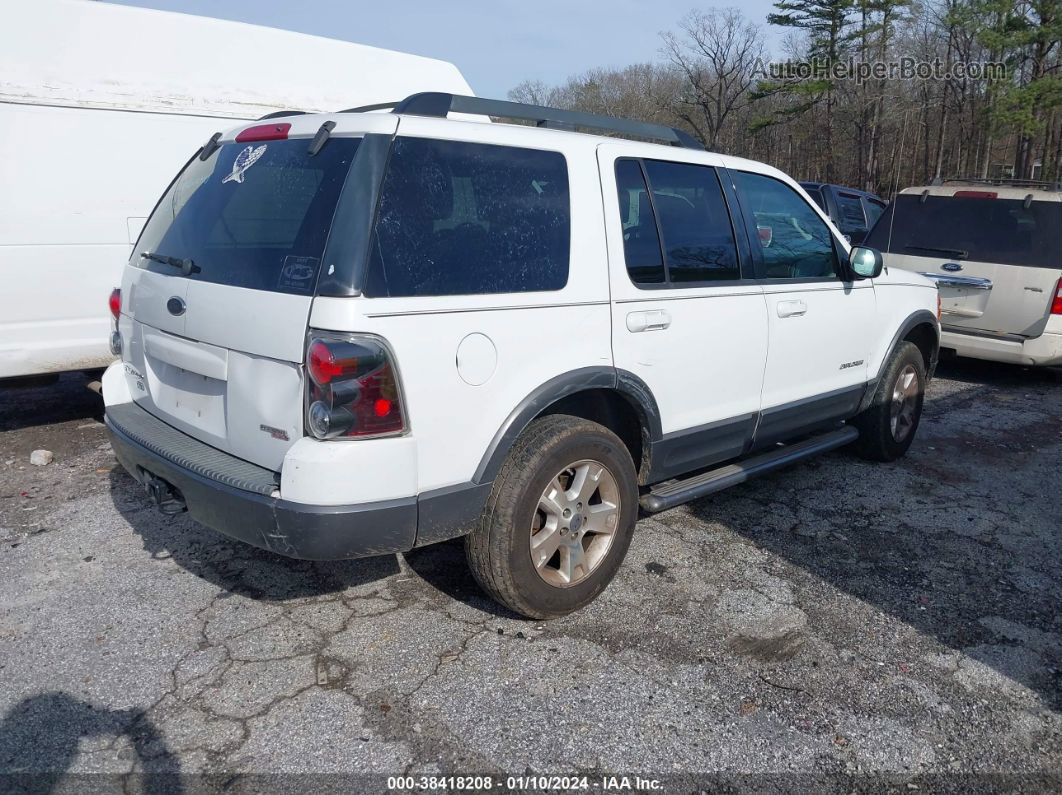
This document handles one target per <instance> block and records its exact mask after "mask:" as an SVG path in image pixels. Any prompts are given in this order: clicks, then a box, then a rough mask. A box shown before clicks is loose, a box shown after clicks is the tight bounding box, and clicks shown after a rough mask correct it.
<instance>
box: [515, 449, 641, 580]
mask: <svg viewBox="0 0 1062 795" xmlns="http://www.w3.org/2000/svg"><path fill="white" fill-rule="evenodd" d="M620 508H621V505H620V492H619V486H618V484H617V483H616V478H615V477H614V476H613V474H612V473H611V472H609V470H608V468H607V467H605V466H604V465H603V464H601V463H600V462H599V461H594V460H591V459H584V460H582V461H576V462H574V463H573V464H570V465H569V466H567V467H565V468H564V469H563V470H561V471H560V472H558V473H557V474H556V475H555V476H554V477H553V478H551V479H550V481H549V483H548V484H547V485H546V488H545V489H544V490H543V491H542V496H541V497H539V498H538V506H537V507H536V509H535V515H534V518H533V519H532V521H531V535H530V551H531V562H532V564H534V567H535V571H537V572H538V575H539V576H540V577H541V578H542V579H543V580H545V581H546V582H547V583H549V584H550V585H552V586H554V587H557V588H569V587H571V586H573V585H576V584H578V583H580V582H582V581H583V580H585V579H586V578H587V577H589V576H590V575H591V574H592V573H593V572H594V571H595V570H596V569H597V567H598V566H599V565H601V562H602V561H603V560H604V559H605V557H606V556H607V555H608V551H609V549H610V548H611V547H612V540H613V538H614V536H615V533H616V529H617V528H618V527H619V518H620Z"/></svg>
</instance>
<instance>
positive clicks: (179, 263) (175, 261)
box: [140, 251, 203, 276]
mask: <svg viewBox="0 0 1062 795" xmlns="http://www.w3.org/2000/svg"><path fill="white" fill-rule="evenodd" d="M140 256H141V257H143V258H144V259H149V260H151V261H152V262H161V263H162V264H163V265H169V266H170V267H171V268H180V269H181V273H183V274H184V275H185V276H191V275H192V274H193V273H199V272H200V271H201V270H203V269H202V268H200V267H199V266H198V265H196V264H195V263H194V262H192V260H190V259H181V258H180V257H167V256H166V255H165V254H156V253H155V252H153V251H141V252H140Z"/></svg>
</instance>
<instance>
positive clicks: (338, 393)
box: [306, 332, 406, 439]
mask: <svg viewBox="0 0 1062 795" xmlns="http://www.w3.org/2000/svg"><path fill="white" fill-rule="evenodd" d="M306 372H307V373H308V374H309V376H310V377H309V379H308V384H307V388H308V390H309V406H308V408H307V411H306V427H307V428H308V429H309V431H310V433H312V434H313V435H314V436H315V437H317V438H318V439H338V438H343V439H360V438H366V437H373V436H391V435H394V434H399V433H403V432H404V431H405V430H406V421H405V415H404V413H403V407H402V394H401V389H400V387H399V383H398V377H397V375H396V373H395V369H394V365H393V362H392V361H391V356H390V353H389V352H388V350H387V348H386V347H385V346H384V345H383V343H382V342H380V341H379V340H378V339H376V338H374V337H369V336H362V335H356V334H352V335H349V336H341V335H332V334H325V333H318V332H311V336H310V342H309V345H307V347H306Z"/></svg>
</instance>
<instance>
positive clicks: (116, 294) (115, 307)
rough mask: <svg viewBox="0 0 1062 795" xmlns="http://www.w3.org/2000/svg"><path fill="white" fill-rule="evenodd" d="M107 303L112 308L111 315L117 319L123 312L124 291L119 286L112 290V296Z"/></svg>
mask: <svg viewBox="0 0 1062 795" xmlns="http://www.w3.org/2000/svg"><path fill="white" fill-rule="evenodd" d="M107 305H108V306H109V307H110V308H111V317H113V318H114V319H115V320H117V319H118V315H120V314H122V291H121V289H119V288H118V287H115V288H114V289H113V290H111V297H110V298H108V299H107Z"/></svg>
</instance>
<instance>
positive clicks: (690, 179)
mask: <svg viewBox="0 0 1062 795" xmlns="http://www.w3.org/2000/svg"><path fill="white" fill-rule="evenodd" d="M644 163H645V171H646V174H647V175H648V177H649V184H650V186H651V187H652V191H653V206H654V208H655V209H656V213H657V217H658V218H659V219H660V231H661V233H662V234H663V238H664V254H665V262H666V264H667V278H668V280H669V281H671V282H675V283H684V282H686V283H688V282H713V281H726V280H733V279H740V278H741V272H740V269H739V268H738V256H737V245H736V244H735V242H734V229H733V227H732V226H731V223H730V213H729V212H728V211H727V207H726V201H725V200H724V199H723V189H722V187H720V185H719V178H718V176H716V173H715V169H714V168H712V167H710V166H698V165H693V164H690V163H670V162H667V161H664V160H646V161H644Z"/></svg>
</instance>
